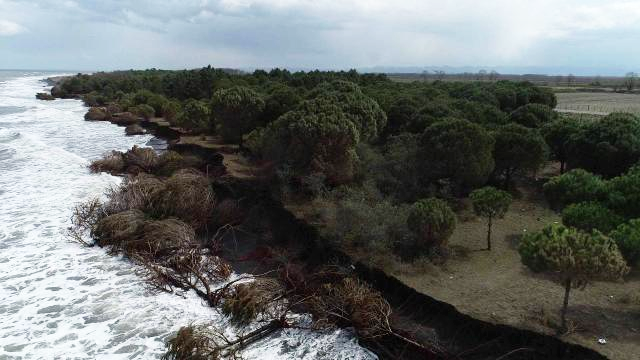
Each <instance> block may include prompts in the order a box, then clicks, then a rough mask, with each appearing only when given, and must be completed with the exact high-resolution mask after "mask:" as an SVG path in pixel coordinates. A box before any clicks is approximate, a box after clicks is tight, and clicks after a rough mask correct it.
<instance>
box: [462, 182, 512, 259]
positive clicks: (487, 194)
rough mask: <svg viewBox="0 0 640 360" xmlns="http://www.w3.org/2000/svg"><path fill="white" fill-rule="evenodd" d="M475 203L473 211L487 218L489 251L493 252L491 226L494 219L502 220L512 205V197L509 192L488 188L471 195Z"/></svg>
mask: <svg viewBox="0 0 640 360" xmlns="http://www.w3.org/2000/svg"><path fill="white" fill-rule="evenodd" d="M469 197H470V198H471V202H472V203H473V210H474V211H475V213H476V214H477V215H480V216H484V217H486V218H487V250H491V226H492V223H493V219H501V218H503V217H504V215H505V214H506V213H507V210H508V209H509V205H511V200H512V198H511V195H509V193H508V192H506V191H502V190H498V189H496V188H494V187H491V186H487V187H484V188H482V189H477V190H474V191H473V192H471V194H470V195H469Z"/></svg>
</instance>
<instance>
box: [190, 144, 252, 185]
mask: <svg viewBox="0 0 640 360" xmlns="http://www.w3.org/2000/svg"><path fill="white" fill-rule="evenodd" d="M178 144H193V145H198V146H201V147H203V148H206V149H213V150H215V151H217V152H219V153H220V154H222V155H223V156H224V159H223V160H222V163H223V165H224V166H225V168H226V170H227V173H228V174H229V175H230V176H231V177H234V178H239V179H249V178H253V177H255V176H257V175H259V172H260V168H259V167H258V166H256V165H255V164H252V163H251V162H250V161H249V160H248V159H247V158H245V157H244V156H242V154H240V152H239V151H240V147H239V146H238V145H234V144H225V143H224V142H223V141H222V139H221V138H220V137H219V136H186V135H183V136H181V137H180V140H179V142H178Z"/></svg>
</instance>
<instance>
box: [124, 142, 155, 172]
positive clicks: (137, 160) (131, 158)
mask: <svg viewBox="0 0 640 360" xmlns="http://www.w3.org/2000/svg"><path fill="white" fill-rule="evenodd" d="M122 157H123V159H124V161H125V163H126V166H127V172H129V173H131V174H137V173H138V172H140V171H144V172H146V173H152V172H153V170H154V169H155V168H156V167H157V166H158V165H159V156H158V154H157V153H156V151H155V150H153V149H152V148H142V147H138V146H136V145H134V146H133V148H131V150H128V151H127V152H126V153H124V155H123V156H122Z"/></svg>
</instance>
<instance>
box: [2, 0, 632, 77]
mask: <svg viewBox="0 0 640 360" xmlns="http://www.w3.org/2000/svg"><path fill="white" fill-rule="evenodd" d="M0 9H2V11H0V14H2V15H0V35H3V34H4V35H12V36H10V37H8V36H4V37H3V38H2V40H1V41H0V53H1V54H3V56H2V57H0V67H4V68H7V67H12V68H20V67H22V68H77V69H114V68H132V67H168V68H184V67H195V66H201V65H206V64H212V65H214V66H228V67H245V68H246V67H271V66H288V67H319V68H349V67H368V66H376V65H382V66H385V65H386V66H423V65H425V66H426V65H445V64H448V65H454V66H462V65H487V66H492V65H495V66H515V65H523V66H542V67H544V66H551V65H553V66H565V67H571V66H574V67H581V66H590V67H593V66H600V67H603V69H604V68H607V67H608V68H611V67H616V68H628V69H630V70H634V69H633V67H634V66H635V65H634V64H637V63H638V60H639V59H638V55H639V54H638V51H635V50H633V49H634V48H635V47H636V46H635V42H636V41H635V39H637V37H638V35H640V2H638V1H628V0H611V1H604V0H601V1H596V0H562V1H553V0H539V1H536V2H531V1H524V0H493V1H484V2H477V1H473V0H456V1H447V2H443V1H440V0H437V1H436V0H396V1H383V0H342V1H339V0H181V1H178V0H165V1H152V0H139V1H134V0H102V1H99V0H76V1H72V0H66V1H64V0H62V1H60V0H58V1H53V0H30V1H26V0H0ZM3 21H5V22H4V23H3ZM3 24H4V25H3ZM7 24H9V25H7ZM11 24H16V25H18V24H19V25H18V28H16V27H15V26H13V25H11ZM12 26H13V27H12ZM16 29H19V30H16ZM25 29H29V31H24V30H25Z"/></svg>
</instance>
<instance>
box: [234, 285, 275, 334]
mask: <svg viewBox="0 0 640 360" xmlns="http://www.w3.org/2000/svg"><path fill="white" fill-rule="evenodd" d="M281 288H282V287H281V286H280V284H279V283H278V282H277V281H276V280H273V279H267V278H265V279H256V280H254V281H252V282H249V283H244V284H238V285H236V286H234V288H233V291H232V292H231V293H230V294H227V296H225V300H224V303H222V313H223V314H225V315H227V316H229V317H231V320H232V321H233V322H234V323H237V324H242V325H246V324H248V323H250V322H251V321H252V320H255V319H256V318H258V317H259V316H261V315H262V314H264V313H266V312H267V311H268V310H269V307H270V306H273V302H274V299H275V298H276V296H278V295H279V294H278V293H279V291H280V290H281Z"/></svg>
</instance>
